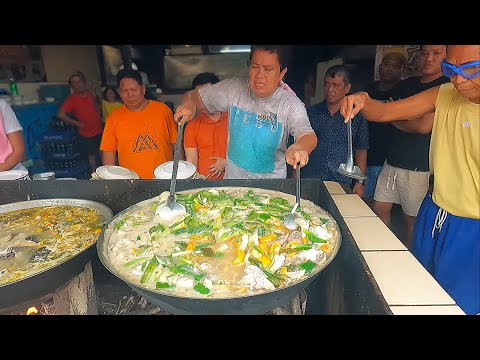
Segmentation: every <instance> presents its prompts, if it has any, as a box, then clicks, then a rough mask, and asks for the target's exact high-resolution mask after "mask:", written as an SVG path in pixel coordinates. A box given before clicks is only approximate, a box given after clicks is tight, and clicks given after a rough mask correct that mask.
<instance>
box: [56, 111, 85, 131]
mask: <svg viewBox="0 0 480 360" xmlns="http://www.w3.org/2000/svg"><path fill="white" fill-rule="evenodd" d="M57 117H58V118H59V119H61V120H62V121H64V122H66V123H67V124H70V125H73V126H76V127H79V128H82V127H84V126H85V125H84V124H82V123H81V122H80V121H77V120H75V119H72V118H71V117H70V116H68V115H67V113H66V112H65V111H63V110H59V111H58V114H57Z"/></svg>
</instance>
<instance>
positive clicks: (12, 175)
mask: <svg viewBox="0 0 480 360" xmlns="http://www.w3.org/2000/svg"><path fill="white" fill-rule="evenodd" d="M29 179H30V177H29V176H28V171H27V170H7V171H0V180H29Z"/></svg>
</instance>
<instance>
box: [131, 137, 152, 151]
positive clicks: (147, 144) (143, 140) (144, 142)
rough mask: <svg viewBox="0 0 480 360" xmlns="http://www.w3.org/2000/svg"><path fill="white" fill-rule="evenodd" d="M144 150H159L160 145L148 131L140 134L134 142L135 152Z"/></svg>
mask: <svg viewBox="0 0 480 360" xmlns="http://www.w3.org/2000/svg"><path fill="white" fill-rule="evenodd" d="M144 150H158V145H157V144H156V143H155V141H153V140H152V138H151V137H150V135H149V134H148V133H146V134H145V135H144V134H140V135H138V136H137V138H136V139H135V141H134V143H133V152H134V153H139V152H142V151H144Z"/></svg>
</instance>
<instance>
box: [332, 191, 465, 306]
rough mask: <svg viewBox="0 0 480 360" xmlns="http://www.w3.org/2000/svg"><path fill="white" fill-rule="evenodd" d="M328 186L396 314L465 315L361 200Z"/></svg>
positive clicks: (354, 195)
mask: <svg viewBox="0 0 480 360" xmlns="http://www.w3.org/2000/svg"><path fill="white" fill-rule="evenodd" d="M337 185H338V186H337ZM325 186H326V187H327V190H328V191H329V193H330V195H331V196H332V199H333V201H334V202H335V204H336V206H337V208H338V210H339V212H340V214H341V215H342V216H343V218H344V221H345V223H346V225H347V227H348V229H349V231H350V232H351V234H352V237H353V238H354V240H355V242H356V244H357V246H358V248H359V249H360V251H361V253H362V255H363V257H364V259H365V262H366V263H367V265H368V267H369V269H370V271H371V273H372V276H373V278H374V279H375V281H376V283H377V285H378V287H379V289H380V291H381V293H382V295H383V297H384V299H385V301H386V302H387V304H388V305H389V307H390V310H391V311H392V313H393V314H394V315H442V314H443V315H465V313H464V312H463V311H462V310H461V309H460V307H458V306H457V305H456V304H455V301H454V300H453V299H452V298H451V297H450V296H449V295H448V294H447V292H446V291H445V290H444V289H443V288H442V287H441V286H440V285H439V284H438V282H437V281H436V280H435V279H434V278H433V277H432V276H431V275H430V274H429V273H428V271H426V270H425V268H424V267H423V266H422V265H421V264H420V263H419V262H418V260H417V259H416V258H415V257H414V256H413V255H412V253H411V252H410V251H408V250H407V248H406V247H405V246H404V245H403V243H402V242H401V241H400V240H399V239H398V238H397V237H396V236H395V235H394V234H393V233H392V232H391V231H390V229H389V228H388V227H387V226H386V225H385V224H383V222H382V221H381V220H380V219H379V218H378V217H377V216H376V215H375V213H374V212H373V211H372V210H371V209H370V208H369V207H368V205H367V204H365V203H364V201H363V200H362V199H361V198H360V197H358V196H357V195H356V194H342V193H341V191H340V189H341V190H342V191H343V188H342V187H341V186H340V185H339V184H338V183H337V184H336V185H335V183H334V182H325Z"/></svg>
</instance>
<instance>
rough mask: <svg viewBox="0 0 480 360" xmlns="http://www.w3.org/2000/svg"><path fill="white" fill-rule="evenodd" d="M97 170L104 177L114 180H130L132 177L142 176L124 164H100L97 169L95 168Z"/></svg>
mask: <svg viewBox="0 0 480 360" xmlns="http://www.w3.org/2000/svg"><path fill="white" fill-rule="evenodd" d="M95 172H96V173H97V175H98V176H100V177H101V178H102V179H106V180H113V179H121V180H130V179H139V178H140V177H139V176H138V175H137V173H136V172H134V171H132V170H130V169H127V168H124V167H122V166H116V165H104V166H100V167H98V168H97V170H95Z"/></svg>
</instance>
